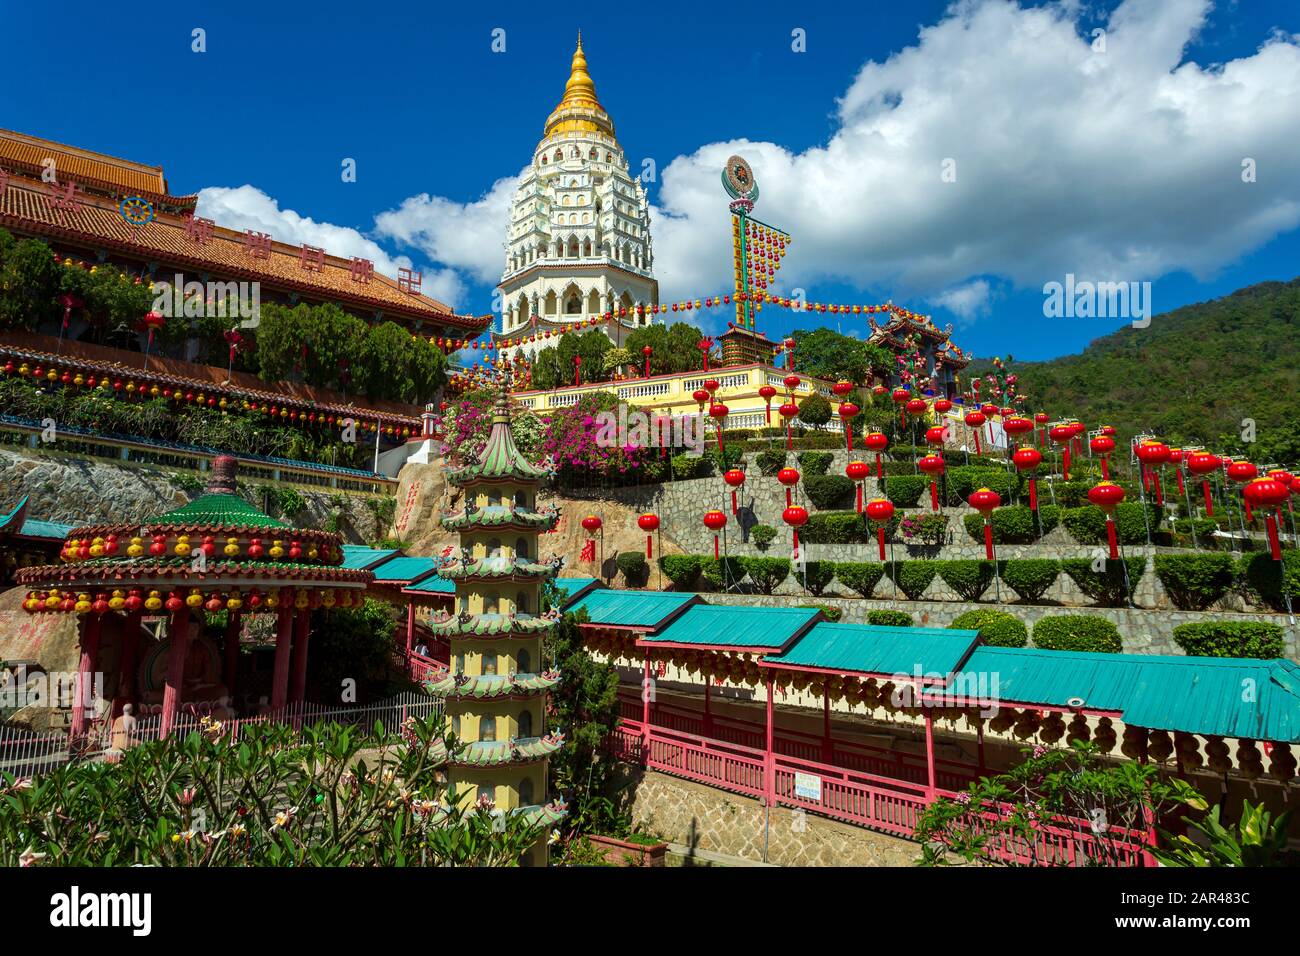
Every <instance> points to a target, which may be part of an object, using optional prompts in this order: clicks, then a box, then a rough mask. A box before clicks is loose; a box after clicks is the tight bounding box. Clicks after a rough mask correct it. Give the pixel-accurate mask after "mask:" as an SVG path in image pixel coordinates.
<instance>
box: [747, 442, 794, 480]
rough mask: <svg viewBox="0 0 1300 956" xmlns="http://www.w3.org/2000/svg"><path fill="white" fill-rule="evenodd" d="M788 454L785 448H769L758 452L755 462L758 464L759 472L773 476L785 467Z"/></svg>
mask: <svg viewBox="0 0 1300 956" xmlns="http://www.w3.org/2000/svg"><path fill="white" fill-rule="evenodd" d="M785 461H786V454H785V451H784V450H779V449H775V448H769V449H766V450H764V451H760V452H759V453H758V457H756V458H755V459H754V464H756V465H758V473H759V474H760V475H766V476H768V477H771V476H772V475H775V474H776V473H777V472H778V471H780V470H781V469H782V468H784V467H785Z"/></svg>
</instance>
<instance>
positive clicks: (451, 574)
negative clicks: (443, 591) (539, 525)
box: [379, 557, 555, 581]
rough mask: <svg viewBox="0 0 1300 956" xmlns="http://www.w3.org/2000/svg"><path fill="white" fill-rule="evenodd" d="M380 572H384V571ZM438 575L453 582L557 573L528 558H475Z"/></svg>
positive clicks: (450, 566)
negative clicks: (468, 579)
mask: <svg viewBox="0 0 1300 956" xmlns="http://www.w3.org/2000/svg"><path fill="white" fill-rule="evenodd" d="M379 570H380V572H382V571H383V570H384V569H383V568H380V569H379ZM438 573H439V574H441V575H442V576H443V577H444V578H448V579H450V580H452V581H463V580H465V579H467V578H546V577H550V576H551V575H553V574H554V573H555V568H553V567H551V565H549V564H538V563H537V562H536V561H530V560H528V559H527V558H517V557H513V558H506V557H498V558H474V559H472V560H470V561H467V562H459V561H458V562H456V563H454V564H449V565H447V566H446V567H444V568H440V569H439V571H438Z"/></svg>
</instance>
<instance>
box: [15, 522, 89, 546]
mask: <svg viewBox="0 0 1300 956" xmlns="http://www.w3.org/2000/svg"><path fill="white" fill-rule="evenodd" d="M75 527H76V525H71V524H63V523H62V522H60V521H38V520H36V519H35V518H28V519H27V520H26V521H24V522H23V528H22V530H21V531H19V532H18V533H19V534H22V535H26V536H27V537H29V538H51V539H54V540H58V541H62V540H63V539H64V538H66V537H67V536H68V532H69V531H71V530H72V529H73V528H75Z"/></svg>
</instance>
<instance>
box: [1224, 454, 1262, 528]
mask: <svg viewBox="0 0 1300 956" xmlns="http://www.w3.org/2000/svg"><path fill="white" fill-rule="evenodd" d="M1227 475H1228V478H1229V479H1231V480H1232V481H1235V482H1237V483H1238V484H1245V483H1246V482H1248V481H1253V480H1254V479H1255V478H1256V477H1257V476H1258V475H1259V469H1258V468H1256V467H1255V466H1254V465H1252V464H1251V463H1250V462H1248V461H1234V462H1233V463H1232V464H1230V465H1228V469H1227ZM1242 499H1243V500H1244V501H1245V502H1246V520H1247V521H1253V520H1255V519H1254V516H1253V515H1252V514H1251V503H1250V499H1249V498H1246V497H1245V495H1244V494H1243V495H1242Z"/></svg>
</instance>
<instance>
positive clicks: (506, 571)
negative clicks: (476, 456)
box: [428, 390, 564, 866]
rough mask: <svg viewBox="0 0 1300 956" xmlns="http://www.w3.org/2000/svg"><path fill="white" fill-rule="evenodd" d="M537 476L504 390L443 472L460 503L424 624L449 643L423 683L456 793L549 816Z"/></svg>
mask: <svg viewBox="0 0 1300 956" xmlns="http://www.w3.org/2000/svg"><path fill="white" fill-rule="evenodd" d="M544 475H545V472H544V471H543V470H542V469H540V468H538V467H536V466H535V465H533V464H531V463H530V462H528V461H527V460H526V459H525V458H524V456H523V455H522V454H521V453H520V452H519V449H518V448H516V447H515V443H514V439H513V438H512V437H511V435H510V405H509V400H508V398H507V396H506V393H505V391H504V390H503V391H502V393H501V397H500V399H499V400H498V402H497V404H496V407H495V409H494V412H493V416H492V432H491V434H490V436H489V437H488V441H487V446H486V447H485V448H484V450H483V454H482V456H481V461H480V463H479V464H476V465H468V466H465V467H461V468H453V469H449V470H448V473H447V480H448V481H449V482H450V483H451V484H452V485H455V486H457V487H459V488H461V489H462V491H463V492H464V508H463V510H461V511H460V512H457V513H455V514H451V515H448V516H446V517H444V518H443V520H442V523H443V526H444V527H446V528H449V529H451V530H454V531H457V532H459V534H460V554H459V556H458V557H457V558H456V560H454V561H453V562H452V563H450V564H448V565H447V566H446V567H444V568H442V569H441V570H440V572H439V573H440V574H442V575H443V576H444V577H447V578H450V579H451V580H453V581H455V582H456V607H455V613H454V615H450V616H448V615H446V614H442V615H440V616H437V617H435V618H434V620H433V631H434V633H435V634H437V635H439V636H441V637H445V638H446V639H447V640H448V641H449V642H450V643H451V670H450V672H449V673H448V674H447V676H445V677H442V678H440V679H437V680H435V681H434V682H433V683H431V684H430V685H428V689H429V691H430V693H432V694H434V695H435V696H437V697H441V698H442V699H443V700H444V701H445V702H446V714H447V718H448V720H449V721H450V725H451V731H452V733H453V734H454V735H455V736H456V737H457V738H458V739H459V740H460V741H461V742H462V743H463V745H464V746H463V749H462V750H460V751H459V752H458V753H457V754H456V756H454V757H453V758H451V760H450V761H449V763H448V783H449V785H450V788H451V790H452V792H458V793H459V794H460V798H461V804H462V805H463V806H469V805H473V804H475V803H478V804H483V805H490V806H491V807H492V808H493V809H495V810H500V811H503V812H505V813H523V814H527V815H528V816H529V817H530V818H531V819H533V820H534V821H535V822H538V823H540V824H549V823H551V822H554V821H556V820H558V819H559V818H560V817H561V816H563V814H564V807H563V804H560V803H552V804H547V803H546V793H547V758H548V757H549V756H550V755H551V754H552V753H554V752H555V751H556V750H557V749H559V747H560V745H561V743H563V735H562V734H560V733H558V732H548V729H547V727H546V695H547V692H548V691H549V690H550V689H551V688H552V687H554V686H555V684H556V683H557V681H558V680H559V675H558V674H557V673H555V672H551V671H547V670H546V669H545V668H544V665H543V657H542V655H543V648H542V639H543V638H544V637H545V635H546V634H547V632H548V631H550V629H551V627H552V626H553V621H552V619H551V618H550V617H547V616H543V615H542V613H541V588H542V584H543V582H545V581H546V579H547V578H549V577H551V576H552V575H553V574H554V573H555V569H554V568H553V567H552V566H551V565H549V564H544V563H542V562H541V561H540V560H539V558H538V552H537V548H538V544H537V537H538V535H539V534H540V533H542V532H543V531H550V530H551V529H552V528H554V527H555V523H556V521H557V520H558V519H559V513H558V512H557V511H555V510H553V509H552V510H549V511H543V510H538V508H537V487H538V485H539V484H540V483H541V479H542V478H543V477H544ZM546 853H547V851H546V841H545V840H540V841H539V842H538V844H537V845H535V846H534V847H533V848H532V849H531V850H530V851H529V852H528V853H527V854H526V855H525V858H524V859H523V860H521V862H522V863H524V864H526V865H533V866H536V865H544V864H545V863H546Z"/></svg>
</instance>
